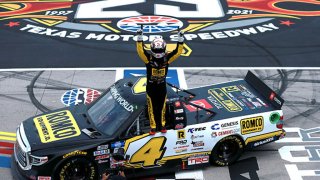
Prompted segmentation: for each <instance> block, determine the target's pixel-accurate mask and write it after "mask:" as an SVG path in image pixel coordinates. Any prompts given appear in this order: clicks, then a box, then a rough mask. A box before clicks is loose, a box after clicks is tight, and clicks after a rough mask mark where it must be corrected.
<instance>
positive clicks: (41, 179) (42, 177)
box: [38, 176, 51, 180]
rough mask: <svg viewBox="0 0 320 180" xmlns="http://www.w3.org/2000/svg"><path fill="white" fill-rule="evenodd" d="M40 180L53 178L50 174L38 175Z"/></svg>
mask: <svg viewBox="0 0 320 180" xmlns="http://www.w3.org/2000/svg"><path fill="white" fill-rule="evenodd" d="M38 180H51V177H50V176H38Z"/></svg>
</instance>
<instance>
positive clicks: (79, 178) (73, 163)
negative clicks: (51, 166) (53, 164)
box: [54, 157, 98, 180]
mask: <svg viewBox="0 0 320 180" xmlns="http://www.w3.org/2000/svg"><path fill="white" fill-rule="evenodd" d="M95 179H98V171H97V168H96V166H95V164H94V163H93V162H91V161H89V160H87V159H86V158H84V157H73V158H70V159H67V160H65V161H63V162H62V163H61V164H60V165H59V166H58V168H57V169H56V171H55V172H54V180H95Z"/></svg>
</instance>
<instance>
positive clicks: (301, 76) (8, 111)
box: [0, 69, 320, 180]
mask: <svg viewBox="0 0 320 180" xmlns="http://www.w3.org/2000/svg"><path fill="white" fill-rule="evenodd" d="M119 71H120V72H121V70H117V71H116V70H112V69H106V70H99V71H93V70H86V71H85V70H82V71H79V70H72V71H59V70H55V71H44V72H43V73H41V72H39V71H14V72H13V71H0V102H1V104H0V105H1V107H0V117H1V126H0V142H1V144H0V146H1V147H0V158H1V159H0V160H4V159H8V157H9V154H10V152H12V148H10V147H7V148H4V142H7V143H9V144H12V143H13V142H14V134H13V133H14V132H15V129H16V127H17V125H18V124H19V123H20V122H21V121H23V120H24V119H26V118H28V117H30V116H33V115H36V114H40V113H41V112H42V111H46V109H43V107H45V108H47V109H55V108H59V107H63V106H64V105H63V104H62V102H61V101H60V98H61V96H62V94H63V93H64V92H66V91H67V90H70V89H73V88H93V89H96V90H99V91H103V90H104V89H106V87H108V86H109V85H111V84H112V83H113V82H114V81H115V79H116V78H118V77H119ZM180 71H182V72H183V73H184V76H185V80H186V85H187V87H188V88H189V89H190V88H193V87H198V86H204V85H209V84H213V83H219V82H225V81H230V80H235V79H241V78H243V77H244V76H245V74H246V71H247V70H212V69H211V70H210V69H192V70H190V69H189V70H188V69H184V70H180ZM253 72H254V73H255V74H257V75H258V76H259V77H260V78H261V79H262V80H264V81H265V82H266V83H267V84H268V85H269V86H270V87H271V88H273V89H275V90H277V92H278V93H279V94H281V96H282V97H283V98H284V99H285V104H284V106H283V111H284V121H285V124H284V127H285V128H286V130H287V131H288V133H287V137H286V138H285V139H283V140H281V141H280V142H277V143H270V144H267V145H264V146H261V147H259V148H257V149H254V150H251V151H247V152H245V153H244V154H243V156H242V157H241V160H240V161H239V162H238V163H236V164H234V165H233V166H230V167H210V168H206V169H203V170H200V171H196V172H192V173H191V174H190V175H189V177H192V176H193V177H195V178H196V179H203V178H204V179H209V180H211V179H213V180H215V179H223V180H225V179H226V180H228V179H231V180H242V179H243V180H245V179H253V180H257V179H261V180H262V179H276V180H278V179H283V180H287V179H292V180H300V179H303V180H316V179H319V176H320V173H319V172H320V168H319V162H320V155H319V150H320V118H319V117H320V111H319V109H320V108H319V107H320V106H319V105H320V103H319V102H320V91H319V88H320V87H319V86H320V80H319V78H318V77H319V76H320V70H306V69H305V70H297V69H287V70H262V69H260V70H253ZM116 76H118V77H116ZM32 94H33V95H34V96H33V95H32ZM5 150H7V151H5ZM288 150H289V151H288ZM317 152H318V153H317ZM3 163H5V162H4V161H1V163H0V165H1V164H3ZM0 174H1V176H0V179H1V180H2V179H3V180H8V179H12V178H11V174H10V168H0Z"/></svg>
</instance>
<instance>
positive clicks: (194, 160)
mask: <svg viewBox="0 0 320 180" xmlns="http://www.w3.org/2000/svg"><path fill="white" fill-rule="evenodd" d="M208 162H209V156H208V155H206V156H194V157H189V158H188V165H196V164H203V163H208Z"/></svg>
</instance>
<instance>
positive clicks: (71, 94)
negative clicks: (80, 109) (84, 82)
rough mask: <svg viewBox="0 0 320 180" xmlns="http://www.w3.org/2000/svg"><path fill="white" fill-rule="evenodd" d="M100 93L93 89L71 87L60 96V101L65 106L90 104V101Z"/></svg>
mask: <svg viewBox="0 0 320 180" xmlns="http://www.w3.org/2000/svg"><path fill="white" fill-rule="evenodd" d="M100 95H101V93H100V92H99V91H97V90H94V89H89V88H79V89H72V90H69V91H67V92H65V93H64V94H63V95H62V96H61V102H62V103H63V104H64V105H66V106H72V105H78V104H90V103H91V102H92V101H94V100H96V99H97V98H98V97H99V96H100Z"/></svg>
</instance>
